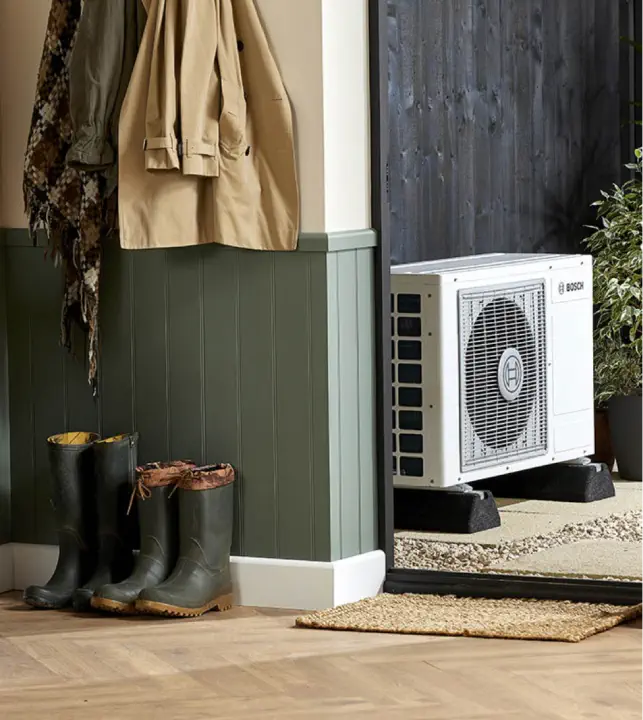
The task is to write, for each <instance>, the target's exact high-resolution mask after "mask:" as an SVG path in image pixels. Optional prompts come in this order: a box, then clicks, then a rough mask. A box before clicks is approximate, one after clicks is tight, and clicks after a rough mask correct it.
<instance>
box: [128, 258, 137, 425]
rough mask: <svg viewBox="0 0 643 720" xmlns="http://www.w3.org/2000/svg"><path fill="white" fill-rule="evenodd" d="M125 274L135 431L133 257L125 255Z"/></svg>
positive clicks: (134, 299) (134, 298)
mask: <svg viewBox="0 0 643 720" xmlns="http://www.w3.org/2000/svg"><path fill="white" fill-rule="evenodd" d="M127 273H128V279H129V333H130V382H131V390H132V402H131V407H132V425H131V427H132V430H133V431H134V432H135V431H136V430H137V422H136V420H137V418H136V332H135V323H136V320H135V316H136V297H135V295H134V257H133V255H132V253H127Z"/></svg>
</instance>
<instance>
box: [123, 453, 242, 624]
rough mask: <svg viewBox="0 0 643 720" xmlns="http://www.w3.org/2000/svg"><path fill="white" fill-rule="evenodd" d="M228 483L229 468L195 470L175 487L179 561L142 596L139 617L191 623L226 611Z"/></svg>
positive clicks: (229, 597) (230, 512) (231, 498)
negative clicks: (188, 619) (184, 619)
mask: <svg viewBox="0 0 643 720" xmlns="http://www.w3.org/2000/svg"><path fill="white" fill-rule="evenodd" d="M233 483H234V470H233V469H232V467H231V466H230V465H209V466H206V467H202V468H195V469H193V470H191V471H189V472H187V473H185V474H184V475H183V477H182V478H181V479H180V480H179V481H178V483H177V487H178V493H177V494H178V499H179V559H178V560H177V563H176V567H175V568H174V571H173V572H172V574H171V575H170V577H169V578H168V579H167V580H166V581H165V582H163V583H161V584H160V585H157V587H155V588H148V589H146V590H143V591H142V592H141V594H140V595H139V597H138V600H137V601H136V610H137V611H138V612H142V613H149V614H152V615H170V616H174V617H195V616H197V615H203V613H205V612H207V611H208V610H228V609H229V608H230V606H231V605H232V583H231V580H230V549H231V546H232V523H233V503H234V485H233Z"/></svg>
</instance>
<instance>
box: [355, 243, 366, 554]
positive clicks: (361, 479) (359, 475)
mask: <svg viewBox="0 0 643 720" xmlns="http://www.w3.org/2000/svg"><path fill="white" fill-rule="evenodd" d="M353 255H354V256H355V270H356V272H355V283H354V295H355V324H356V326H357V348H356V351H357V432H356V438H357V447H356V450H357V478H356V481H357V487H358V501H357V522H358V527H359V533H358V536H357V537H358V538H359V546H358V551H359V552H362V503H361V486H362V482H364V477H363V474H362V443H361V441H360V433H361V432H362V402H361V401H362V398H361V392H360V389H361V387H362V382H361V375H362V353H363V348H362V342H361V339H362V335H361V333H360V327H359V291H360V273H359V269H358V265H359V255H358V252H357V251H356V250H354V251H353Z"/></svg>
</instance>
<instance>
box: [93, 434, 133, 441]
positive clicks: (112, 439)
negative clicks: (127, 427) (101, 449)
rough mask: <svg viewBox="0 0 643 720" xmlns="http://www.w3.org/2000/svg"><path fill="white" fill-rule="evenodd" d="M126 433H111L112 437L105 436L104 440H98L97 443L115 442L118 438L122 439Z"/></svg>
mask: <svg viewBox="0 0 643 720" xmlns="http://www.w3.org/2000/svg"><path fill="white" fill-rule="evenodd" d="M126 437H127V435H112V437H108V438H105V439H104V440H98V442H99V443H115V442H118V441H119V440H124V439H125V438H126Z"/></svg>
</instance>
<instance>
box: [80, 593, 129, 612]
mask: <svg viewBox="0 0 643 720" xmlns="http://www.w3.org/2000/svg"><path fill="white" fill-rule="evenodd" d="M91 604H92V607H93V608H94V609H95V610H101V611H103V612H109V613H117V614H119V615H136V605H135V603H122V602H118V601H117V600H109V599H108V598H101V597H96V596H94V597H93V598H92V602H91Z"/></svg>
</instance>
